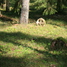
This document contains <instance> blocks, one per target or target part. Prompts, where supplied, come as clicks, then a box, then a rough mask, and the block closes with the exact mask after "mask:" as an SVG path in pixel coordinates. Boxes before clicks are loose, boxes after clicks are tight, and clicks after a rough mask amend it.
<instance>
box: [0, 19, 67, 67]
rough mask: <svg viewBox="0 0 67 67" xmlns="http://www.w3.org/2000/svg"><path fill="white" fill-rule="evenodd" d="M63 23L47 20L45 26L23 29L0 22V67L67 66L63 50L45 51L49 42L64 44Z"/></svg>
mask: <svg viewBox="0 0 67 67" xmlns="http://www.w3.org/2000/svg"><path fill="white" fill-rule="evenodd" d="M31 22H33V21H32V20H31ZM34 22H35V21H34ZM64 22H65V21H58V20H52V19H48V20H47V24H46V25H45V26H36V24H35V23H29V24H28V25H26V26H24V25H20V24H13V25H11V24H9V22H8V23H7V22H2V21H0V67H67V50H64V49H63V48H62V49H61V48H60V49H59V50H50V49H49V48H50V45H51V41H52V40H53V39H57V38H59V37H61V38H63V39H64V40H65V42H66V43H67V25H66V24H64Z"/></svg>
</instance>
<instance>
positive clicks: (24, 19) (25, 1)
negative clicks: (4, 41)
mask: <svg viewBox="0 0 67 67" xmlns="http://www.w3.org/2000/svg"><path fill="white" fill-rule="evenodd" d="M29 1H30V0H22V8H21V16H20V24H28V18H29Z"/></svg>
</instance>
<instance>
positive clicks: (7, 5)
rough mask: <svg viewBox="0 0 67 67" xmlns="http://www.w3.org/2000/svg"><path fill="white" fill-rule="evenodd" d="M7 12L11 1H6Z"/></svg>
mask: <svg viewBox="0 0 67 67" xmlns="http://www.w3.org/2000/svg"><path fill="white" fill-rule="evenodd" d="M6 11H9V0H6Z"/></svg>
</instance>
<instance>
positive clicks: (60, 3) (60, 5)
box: [57, 0, 62, 13]
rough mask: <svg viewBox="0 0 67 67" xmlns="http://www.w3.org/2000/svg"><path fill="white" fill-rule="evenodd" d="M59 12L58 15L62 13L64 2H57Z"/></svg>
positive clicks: (59, 0) (58, 0)
mask: <svg viewBox="0 0 67 67" xmlns="http://www.w3.org/2000/svg"><path fill="white" fill-rule="evenodd" d="M57 11H58V13H61V11H62V0H57Z"/></svg>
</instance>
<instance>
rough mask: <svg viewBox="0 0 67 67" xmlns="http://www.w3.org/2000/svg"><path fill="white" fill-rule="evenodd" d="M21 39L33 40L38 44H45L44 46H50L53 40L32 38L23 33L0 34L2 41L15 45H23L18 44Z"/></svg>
mask: <svg viewBox="0 0 67 67" xmlns="http://www.w3.org/2000/svg"><path fill="white" fill-rule="evenodd" d="M21 39H22V40H29V41H31V40H33V41H34V42H36V43H44V44H48V43H50V41H51V40H52V39H50V38H44V37H39V36H32V35H29V34H24V33H21V32H16V33H7V32H0V41H3V42H8V43H13V44H15V45H21V44H19V43H18V42H16V41H17V40H21Z"/></svg>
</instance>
